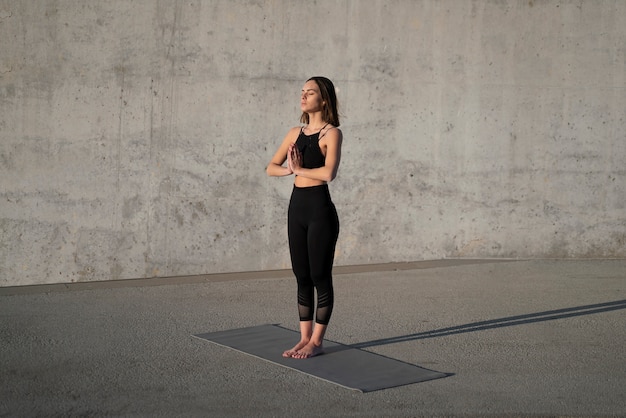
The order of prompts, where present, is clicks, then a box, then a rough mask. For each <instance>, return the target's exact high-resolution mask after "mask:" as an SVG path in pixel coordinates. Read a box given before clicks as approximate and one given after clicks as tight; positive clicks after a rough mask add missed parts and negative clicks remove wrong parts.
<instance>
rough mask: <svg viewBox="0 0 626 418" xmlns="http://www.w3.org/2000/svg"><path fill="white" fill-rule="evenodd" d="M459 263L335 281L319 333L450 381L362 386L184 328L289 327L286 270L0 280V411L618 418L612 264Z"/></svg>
mask: <svg viewBox="0 0 626 418" xmlns="http://www.w3.org/2000/svg"><path fill="white" fill-rule="evenodd" d="M465 263H466V264H464V265H463V264H458V263H457V265H454V264H453V263H450V264H449V266H445V264H443V265H440V266H438V267H429V266H428V265H425V266H422V267H424V268H418V269H414V270H395V271H384V270H380V271H373V272H359V273H346V274H340V275H337V276H336V277H335V281H336V298H337V305H336V308H335V312H334V316H333V320H332V323H331V325H330V328H329V332H328V338H329V339H331V340H334V341H338V342H341V343H344V344H353V345H355V346H357V347H359V348H362V349H364V350H371V351H374V352H376V353H380V354H382V355H386V356H390V357H393V358H396V359H400V360H403V361H407V362H410V363H413V364H417V365H420V366H422V367H427V368H430V369H433V370H437V371H441V372H445V373H451V374H453V375H452V376H450V377H446V378H443V379H438V380H433V381H430V382H424V383H420V384H415V385H409V386H404V387H399V388H394V389H388V390H383V391H377V392H372V393H367V394H361V393H358V392H353V391H350V390H347V389H344V388H341V387H339V386H335V385H332V384H330V383H328V382H324V381H321V380H318V379H315V378H313V377H310V376H307V375H304V374H301V373H298V372H295V371H293V370H289V369H284V368H282V367H279V366H276V365H274V364H270V363H267V362H264V361H262V360H258V359H256V358H252V357H250V356H247V355H244V354H241V353H238V352H235V351H233V350H230V349H227V348H224V347H220V346H217V345H214V344H210V343H208V342H205V341H202V340H200V339H198V338H194V337H192V335H193V334H198V333H203V332H211V331H219V330H227V329H233V328H240V327H245V326H253V325H259V324H268V323H269V324H273V323H276V324H281V325H282V326H285V327H289V328H292V329H295V327H297V322H296V321H297V318H296V308H295V283H294V279H292V278H286V277H276V278H271V277H264V278H256V279H255V278H252V277H247V278H246V279H245V280H228V278H226V277H223V276H218V279H215V278H214V279H215V280H212V279H211V278H208V277H207V278H206V279H205V281H204V282H196V283H189V282H187V284H177V282H176V279H170V280H169V282H167V283H166V282H165V281H163V282H162V283H160V284H161V285H160V286H143V287H127V284H128V283H129V281H121V282H108V284H107V283H105V284H104V285H103V284H99V285H98V286H97V287H96V286H94V287H93V288H92V289H91V290H81V289H84V288H82V286H69V287H63V286H57V287H56V288H55V289H52V288H49V287H32V288H20V289H8V288H4V289H0V416H16V417H17V416H19V417H25V416H146V417H148V416H168V417H172V416H220V417H222V416H228V417H230V416H242V417H252V416H263V417H265V416H276V417H283V416H284V417H287V416H302V417H317V416H329V417H347V416H352V417H363V416H371V417H381V416H403V417H404V416H407V417H408V416H414V417H415V416H420V417H421V416H493V417H506V416H515V417H526V416H528V417H543V416H552V417H554V416H567V417H604V416H607V417H608V416H611V417H617V416H625V415H626V396H625V395H624V387H626V346H625V345H624V341H625V340H626V261H625V260H604V261H556V260H553V261H511V262H488V263H485V262H480V263H479V262H476V263H474V264H471V263H470V262H465ZM221 280H224V281H221ZM152 283H154V281H152ZM118 285H119V287H118ZM63 289H65V290H63ZM276 349H277V350H281V351H282V350H283V349H284V348H283V347H276Z"/></svg>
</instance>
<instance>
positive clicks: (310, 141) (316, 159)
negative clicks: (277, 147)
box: [296, 126, 328, 168]
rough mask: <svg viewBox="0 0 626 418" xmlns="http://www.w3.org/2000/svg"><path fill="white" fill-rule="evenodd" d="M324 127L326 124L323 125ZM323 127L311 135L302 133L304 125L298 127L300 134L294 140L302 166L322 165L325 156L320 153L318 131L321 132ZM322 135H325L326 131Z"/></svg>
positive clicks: (314, 166)
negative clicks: (300, 155) (300, 156)
mask: <svg viewBox="0 0 626 418" xmlns="http://www.w3.org/2000/svg"><path fill="white" fill-rule="evenodd" d="M324 128H326V126H324ZM324 128H322V129H321V130H320V131H319V132H316V133H314V134H312V135H306V134H305V133H304V127H302V128H301V129H300V135H298V139H297V140H296V146H297V147H298V150H299V151H300V154H302V168H319V167H324V164H325V163H326V157H324V154H322V150H321V149H320V144H319V140H320V132H322V131H323V130H324ZM327 132H328V131H327ZM324 135H326V132H324ZM324 135H322V136H324Z"/></svg>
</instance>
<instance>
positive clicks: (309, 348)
mask: <svg viewBox="0 0 626 418" xmlns="http://www.w3.org/2000/svg"><path fill="white" fill-rule="evenodd" d="M320 354H324V347H322V346H321V345H315V344H313V343H308V344H307V345H305V346H304V347H302V348H301V349H300V350H298V351H296V353H295V354H293V355H292V356H291V357H293V358H298V359H305V358H311V357H315V356H319V355H320Z"/></svg>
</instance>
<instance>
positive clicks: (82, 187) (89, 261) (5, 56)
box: [0, 0, 626, 286]
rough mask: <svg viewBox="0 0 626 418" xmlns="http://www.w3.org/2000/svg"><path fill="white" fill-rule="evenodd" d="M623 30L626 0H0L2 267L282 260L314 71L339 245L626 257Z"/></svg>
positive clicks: (34, 279)
mask: <svg viewBox="0 0 626 418" xmlns="http://www.w3.org/2000/svg"><path fill="white" fill-rule="evenodd" d="M624 45H626V2H623V1H620V0H614V1H609V0H603V1H595V0H589V1H584V0H570V1H550V0H548V1H528V0H504V1H456V0H443V1H435V0H430V1H429V0H418V1H413V0H396V1H392V0H390V1H375V2H374V1H367V2H366V1H350V0H339V1H337V0H321V1H316V2H304V1H291V0H278V1H244V0H233V1H194V2H189V1H162V0H161V1H152V0H139V1H132V2H129V1H123V0H112V1H106V2H103V1H93V0H88V1H81V2H78V3H77V2H75V1H66V0H25V1H19V2H18V1H9V0H0V286H13V285H28V284H41V283H57V282H78V281H95V280H109V279H132V278H148V277H168V276H179V275H195V274H207V273H220V272H237V271H258V270H266V269H282V268H287V267H288V265H289V257H288V253H287V251H286V228H285V213H286V206H287V199H288V196H289V192H290V188H291V186H290V184H291V181H290V180H289V179H270V178H267V177H265V174H264V168H265V165H266V164H267V162H268V161H269V159H270V157H271V155H272V153H273V152H274V150H275V148H276V147H277V145H278V143H279V142H280V140H281V139H282V138H283V136H284V134H285V132H286V131H287V130H288V129H289V128H290V127H291V126H294V125H296V124H297V123H298V117H299V111H298V94H299V90H300V88H301V86H302V83H303V82H304V80H305V79H306V78H307V77H309V76H311V75H316V74H323V75H327V76H328V77H330V78H331V79H333V80H334V81H335V82H336V85H337V88H338V89H339V99H340V102H341V105H342V113H343V115H344V116H345V117H344V118H343V129H344V137H345V142H344V153H343V161H342V166H341V168H340V172H339V177H338V178H337V180H336V181H335V182H333V184H332V185H331V189H332V193H333V196H334V199H335V203H336V204H337V207H338V211H339V214H340V217H341V222H342V233H341V237H340V240H339V243H338V246H337V250H338V253H337V264H338V265H355V264H365V263H386V262H401V261H414V260H424V259H426V260H427V259H442V258H453V257H470V258H477V257H505V258H530V257H539V258H542V257H543V258H545V257H607V258H611V257H613V258H619V257H625V256H626V218H625V216H624V214H625V213H626V212H625V207H624V204H625V200H624V196H625V195H626V171H625V170H624V167H625V166H626V141H625V138H626V116H625V115H626V94H625V91H626V90H625V87H626V80H625V77H626V61H625V56H626V53H625V52H626V51H625V49H624ZM260 249H262V251H260Z"/></svg>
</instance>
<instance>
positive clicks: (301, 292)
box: [288, 184, 339, 325]
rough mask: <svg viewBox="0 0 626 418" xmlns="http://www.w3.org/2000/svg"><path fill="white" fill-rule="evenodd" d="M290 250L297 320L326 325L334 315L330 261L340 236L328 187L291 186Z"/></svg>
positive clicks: (331, 262)
mask: <svg viewBox="0 0 626 418" xmlns="http://www.w3.org/2000/svg"><path fill="white" fill-rule="evenodd" d="M288 233H289V250H290V252H291V266H292V269H293V273H294V274H295V276H296V280H297V282H298V313H299V315H300V321H312V320H313V307H314V291H315V290H317V310H316V311H315V322H316V323H318V324H322V325H328V322H329V321H330V316H331V314H332V312H333V303H334V293H333V276H332V269H333V260H334V257H335V244H336V243H337V237H338V236H339V218H338V217H337V211H336V209H335V205H334V204H333V202H332V200H331V199H330V192H329V191H328V185H326V184H324V185H321V186H313V187H302V188H299V187H294V188H293V192H292V194H291V200H290V201H289V216H288Z"/></svg>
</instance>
